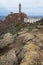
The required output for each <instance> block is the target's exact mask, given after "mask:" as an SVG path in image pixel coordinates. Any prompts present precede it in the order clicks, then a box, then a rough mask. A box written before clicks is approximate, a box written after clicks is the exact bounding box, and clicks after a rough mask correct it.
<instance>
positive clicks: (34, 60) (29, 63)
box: [20, 51, 41, 65]
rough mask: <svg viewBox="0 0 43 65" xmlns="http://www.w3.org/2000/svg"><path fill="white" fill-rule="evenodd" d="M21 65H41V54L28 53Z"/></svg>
mask: <svg viewBox="0 0 43 65" xmlns="http://www.w3.org/2000/svg"><path fill="white" fill-rule="evenodd" d="M20 65H41V63H40V55H39V53H38V52H36V51H30V52H27V53H26V54H25V57H24V59H23V60H22V61H21V63H20Z"/></svg>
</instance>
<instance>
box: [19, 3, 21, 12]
mask: <svg viewBox="0 0 43 65" xmlns="http://www.w3.org/2000/svg"><path fill="white" fill-rule="evenodd" d="M19 13H21V3H19Z"/></svg>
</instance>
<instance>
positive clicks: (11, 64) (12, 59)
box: [0, 49, 18, 65]
mask: <svg viewBox="0 0 43 65" xmlns="http://www.w3.org/2000/svg"><path fill="white" fill-rule="evenodd" d="M17 63H18V61H17V57H16V54H15V51H14V49H11V50H9V51H8V52H6V53H4V54H3V55H1V56H0V65H17Z"/></svg>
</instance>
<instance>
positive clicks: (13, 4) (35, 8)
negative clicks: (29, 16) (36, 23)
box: [0, 0, 43, 14]
mask: <svg viewBox="0 0 43 65" xmlns="http://www.w3.org/2000/svg"><path fill="white" fill-rule="evenodd" d="M19 3H21V4H22V11H24V12H26V13H31V12H33V13H36V14H40V13H43V0H0V7H2V8H4V9H7V10H9V11H10V12H11V11H14V12H17V11H18V8H19V7H18V5H19ZM0 10H1V8H0Z"/></svg>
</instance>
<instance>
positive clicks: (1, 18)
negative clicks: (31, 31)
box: [0, 16, 43, 20]
mask: <svg viewBox="0 0 43 65" xmlns="http://www.w3.org/2000/svg"><path fill="white" fill-rule="evenodd" d="M29 17H30V18H43V16H29ZM5 18H6V16H0V20H5Z"/></svg>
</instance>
